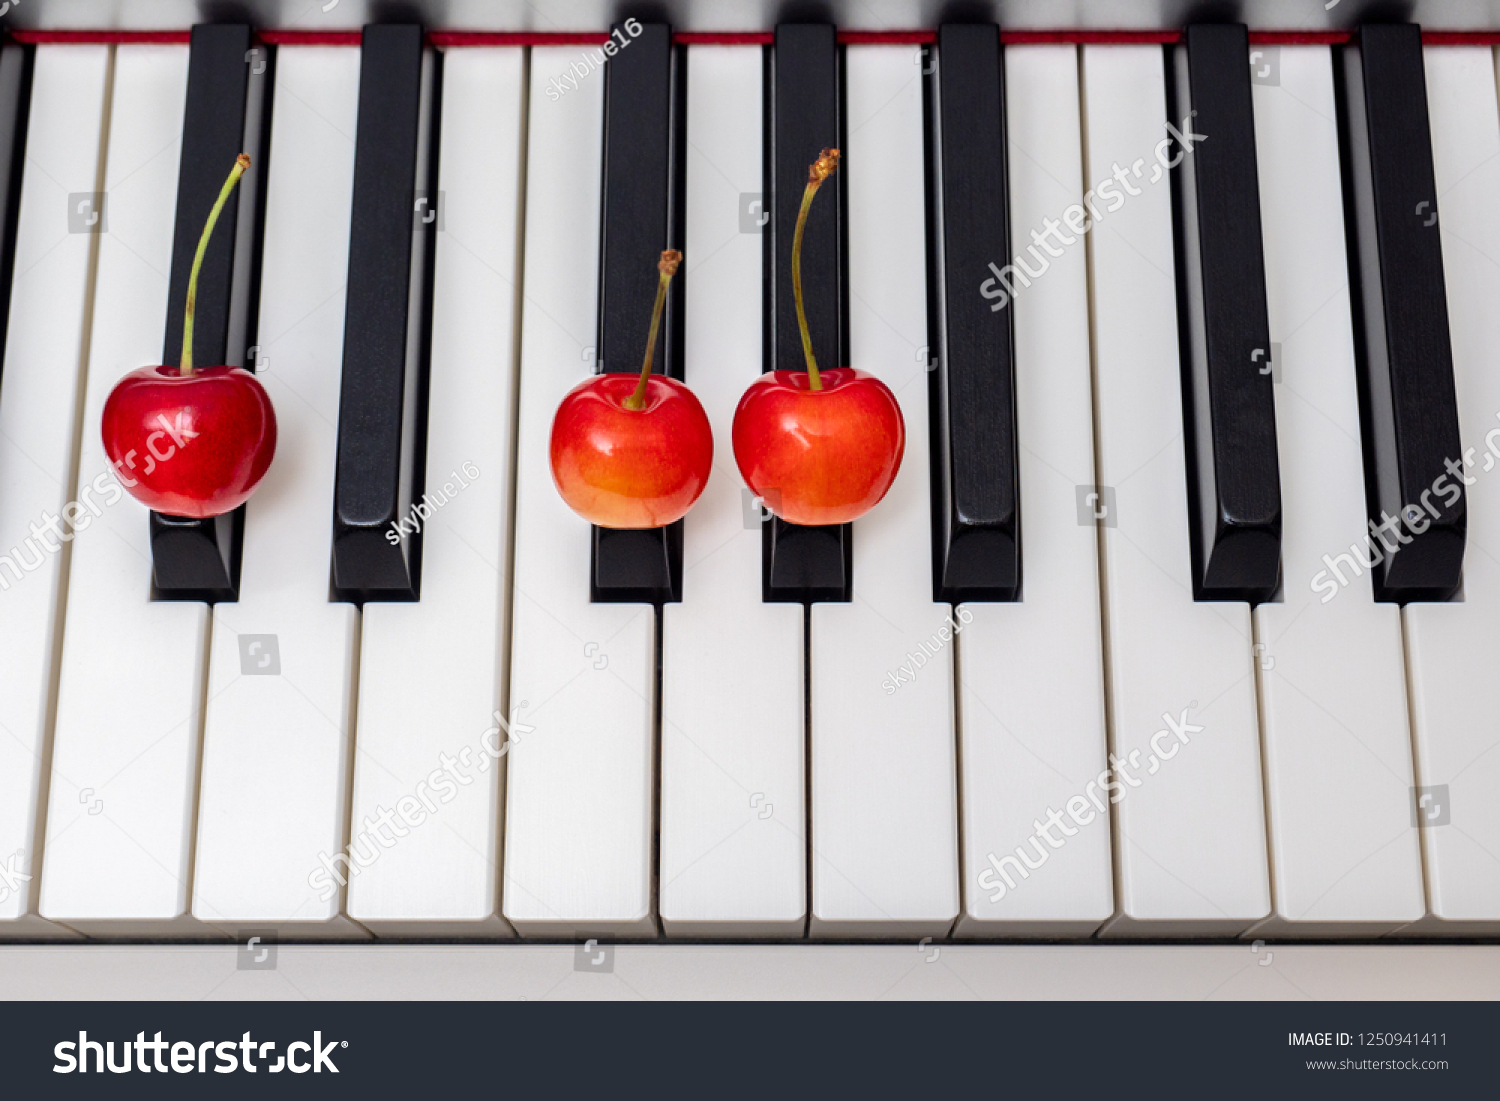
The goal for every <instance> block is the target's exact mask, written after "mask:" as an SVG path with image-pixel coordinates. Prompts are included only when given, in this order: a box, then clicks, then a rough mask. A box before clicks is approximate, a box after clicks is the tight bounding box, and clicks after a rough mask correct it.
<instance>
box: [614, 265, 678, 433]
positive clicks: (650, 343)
mask: <svg viewBox="0 0 1500 1101" xmlns="http://www.w3.org/2000/svg"><path fill="white" fill-rule="evenodd" d="M680 263H682V253H680V252H678V251H677V250H676V249H675V248H669V249H667V251H666V252H664V253H662V254H661V259H660V260H658V261H657V262H656V270H657V271H658V272H660V273H661V275H660V276H659V277H658V279H657V281H656V305H654V306H652V307H651V331H650V332H649V333H647V334H646V359H645V362H643V363H642V364H641V381H640V382H638V383H636V386H635V390H633V391H632V392H631V394H630V396H629V397H628V398H626V399H625V402H624V405H625V408H626V409H630V410H633V411H634V412H637V413H639V412H640V411H641V410H642V409H644V408H646V384H647V383H648V382H650V381H651V358H652V357H653V356H654V355H655V354H656V333H657V330H658V329H660V328H661V311H662V309H663V308H664V307H665V306H666V304H667V285H668V284H669V283H671V282H672V276H674V275H676V274H677V265H678V264H680Z"/></svg>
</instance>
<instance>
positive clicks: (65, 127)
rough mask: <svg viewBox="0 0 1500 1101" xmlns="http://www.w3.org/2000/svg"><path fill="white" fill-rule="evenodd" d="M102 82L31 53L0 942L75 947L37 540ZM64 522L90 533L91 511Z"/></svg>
mask: <svg viewBox="0 0 1500 1101" xmlns="http://www.w3.org/2000/svg"><path fill="white" fill-rule="evenodd" d="M108 73H109V49H108V47H105V46H88V47H82V48H80V47H59V46H41V47H38V48H37V51H36V56H35V60H34V69H33V75H32V84H31V110H30V125H29V127H28V135H29V140H28V141H27V142H26V148H25V166H24V168H23V169H22V176H21V195H20V204H21V207H20V212H19V214H18V216H17V222H16V261H15V269H14V274H13V275H12V282H11V297H10V325H9V329H8V330H7V333H6V344H5V370H4V375H3V385H0V622H3V623H4V624H5V630H4V631H3V632H0V868H3V869H4V871H0V937H44V936H58V935H72V934H71V933H69V932H68V931H67V930H66V929H64V928H62V927H60V926H57V925H54V924H53V923H51V922H49V921H46V920H45V919H43V918H42V917H41V916H40V915H39V914H38V913H37V902H38V898H39V895H40V891H41V866H42V862H41V856H42V849H41V845H40V841H41V831H42V830H43V829H44V827H45V824H44V823H43V822H42V821H41V815H42V813H43V811H44V804H43V803H42V796H43V793H44V792H45V791H46V787H45V784H46V780H47V775H46V770H45V769H46V762H47V753H48V749H49V747H48V742H47V735H48V733H49V730H48V725H49V722H50V718H51V716H50V714H49V704H50V700H51V695H52V684H53V676H54V674H55V673H56V662H57V644H58V641H59V640H60V638H61V637H62V606H61V596H62V579H63V576H64V570H63V564H64V557H65V553H66V552H64V551H63V550H62V549H61V548H62V546H63V545H65V544H63V543H62V542H61V541H60V540H59V539H58V538H57V537H56V536H49V535H46V534H45V531H46V524H47V523H48V521H47V520H46V517H48V516H58V515H61V514H62V513H63V510H64V506H65V505H67V504H68V503H69V502H70V501H71V500H72V499H73V497H72V493H73V483H72V479H73V449H74V447H75V446H76V443H77V439H78V435H77V433H78V431H79V426H78V408H77V407H78V387H79V385H80V383H81V381H82V374H83V367H84V364H83V359H82V355H83V349H84V343H83V334H84V332H85V330H86V326H87V324H88V318H89V298H88V292H89V280H90V271H89V259H90V255H91V253H92V251H93V244H94V240H95V237H94V235H93V234H89V233H74V232H71V227H70V224H69V222H68V220H67V219H66V218H65V217H64V212H65V210H66V204H67V203H68V199H69V196H70V195H72V194H75V193H88V192H92V191H93V190H94V189H95V188H96V187H97V186H98V184H97V181H98V178H99V130H100V127H101V126H102V125H103V122H104V95H105V88H106V85H107V82H108ZM71 515H73V516H74V517H76V519H77V523H78V525H79V526H81V527H86V526H87V525H88V524H90V523H91V522H92V521H93V516H92V514H91V513H89V512H88V511H87V510H86V509H85V510H84V511H82V512H79V511H78V509H76V508H75V509H73V510H72V512H71ZM38 529H41V530H42V531H43V533H44V534H43V535H41V536H38V535H36V534H35V532H36V531H37V530H38ZM64 529H65V531H66V532H67V534H65V535H64V536H63V539H66V540H71V539H72V538H73V535H72V534H71V529H70V528H67V527H66V525H64ZM49 544H50V546H51V547H53V548H57V549H54V550H50V551H49V550H46V549H44V548H45V547H46V546H48V545H49ZM27 567H30V569H27ZM18 873H19V874H18ZM25 875H29V876H31V877H32V878H31V879H30V880H29V881H28V880H25V879H22V878H20V876H25Z"/></svg>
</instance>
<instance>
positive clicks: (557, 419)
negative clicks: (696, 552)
mask: <svg viewBox="0 0 1500 1101" xmlns="http://www.w3.org/2000/svg"><path fill="white" fill-rule="evenodd" d="M639 380H640V379H639V376H638V375H626V374H602V375H595V376H594V377H593V378H590V379H587V380H585V381H584V382H581V383H579V384H578V385H577V386H575V387H573V389H572V390H570V391H568V395H567V397H565V398H563V400H562V404H561V405H559V406H558V407H557V415H556V416H554V417H553V418H552V442H551V446H550V453H551V459H552V481H553V483H554V484H556V486H557V492H558V493H560V494H562V499H563V500H564V501H566V502H567V503H568V507H569V508H571V509H572V510H573V511H574V512H576V513H578V515H579V516H582V517H583V518H584V519H585V520H587V521H588V522H589V523H591V524H598V525H599V526H600V527H605V528H659V527H662V526H663V525H665V524H670V523H672V522H673V521H675V520H680V519H682V517H683V516H684V515H685V514H686V513H687V510H688V509H690V508H692V507H693V502H694V501H696V500H697V499H698V497H699V496H700V495H701V494H702V493H703V488H704V487H705V486H706V485H708V476H709V473H710V472H711V471H712V470H713V465H714V434H713V429H712V428H710V427H709V423H708V415H707V414H706V413H704V412H703V406H702V405H701V404H700V403H699V401H698V398H697V396H696V395H695V394H694V393H693V392H692V391H691V390H689V389H688V388H687V387H686V386H684V385H683V384H682V383H680V382H678V381H677V380H676V379H673V378H669V377H667V376H666V375H652V376H651V378H650V379H649V380H648V382H647V384H646V407H645V408H644V409H626V408H625V399H626V398H628V397H629V396H630V395H631V393H632V392H633V391H634V390H635V388H636V384H637V383H638V382H639Z"/></svg>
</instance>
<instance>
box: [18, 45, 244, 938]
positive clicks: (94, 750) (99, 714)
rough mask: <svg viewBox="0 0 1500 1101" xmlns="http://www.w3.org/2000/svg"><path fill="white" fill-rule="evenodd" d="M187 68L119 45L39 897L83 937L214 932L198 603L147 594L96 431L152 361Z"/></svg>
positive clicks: (183, 57) (126, 511) (144, 536)
mask: <svg viewBox="0 0 1500 1101" xmlns="http://www.w3.org/2000/svg"><path fill="white" fill-rule="evenodd" d="M187 67H188V49H187V47H186V46H118V47H116V48H115V60H114V87H113V93H112V104H113V106H112V109H111V114H110V118H109V149H108V153H107V157H108V161H107V170H106V172H105V177H104V178H105V191H106V193H107V195H108V199H107V207H106V209H105V211H104V212H103V219H104V220H105V222H106V227H105V232H103V233H101V234H100V235H99V239H98V241H99V256H98V268H97V275H96V281H95V295H94V317H93V329H92V333H91V336H90V339H89V345H88V355H89V365H88V381H87V384H86V390H85V397H84V406H83V425H82V443H81V447H80V457H79V465H78V481H77V485H78V487H79V488H78V496H79V499H80V501H82V500H83V499H84V497H85V495H89V496H90V497H91V499H92V500H94V501H95V502H97V503H98V504H99V507H100V509H101V512H102V515H100V516H99V517H97V518H96V519H95V520H94V521H93V523H92V524H90V526H89V527H88V529H87V530H86V531H81V532H79V533H78V535H77V537H76V538H75V539H74V540H73V543H72V550H73V555H72V561H71V564H70V567H69V577H68V600H67V616H66V621H65V625H64V632H63V648H62V670H61V674H60V678H59V685H58V700H57V726H56V733H55V735H54V738H53V751H52V781H51V789H50V792H49V795H48V806H47V839H46V848H45V852H46V860H45V861H44V864H43V868H42V897H41V912H42V914H43V915H44V916H46V917H49V918H52V919H54V920H57V921H62V922H66V923H67V924H68V925H69V926H71V927H73V928H75V929H78V930H80V931H81V932H85V933H90V934H109V935H120V936H147V935H150V936H200V935H201V936H219V935H220V934H219V933H218V931H217V930H214V929H211V928H209V927H206V926H203V925H202V924H200V923H199V922H197V921H196V920H195V919H194V918H193V916H192V915H191V913H189V904H190V884H189V878H190V870H191V865H192V861H191V855H192V843H193V817H194V810H195V797H196V788H197V777H198V760H199V758H198V750H199V736H200V720H201V712H200V708H201V707H202V701H203V675H204V663H205V657H206V654H205V647H206V643H207V636H208V622H209V610H208V606H207V605H205V604H199V603H193V602H187V601H153V600H152V599H151V547H150V539H149V535H148V528H147V511H146V508H145V506H144V505H141V504H139V503H138V502H136V501H135V500H134V499H133V498H130V497H126V496H125V494H124V492H123V491H122V490H121V489H120V488H119V486H118V484H117V483H116V482H115V481H114V476H113V474H112V473H111V468H110V465H109V462H108V460H107V459H106V458H105V456H104V446H103V443H102V442H101V439H100V436H99V418H100V415H101V412H102V410H103V407H104V400H105V398H106V397H107V396H108V395H109V391H110V389H111V388H112V387H113V386H114V384H115V382H116V381H118V379H119V378H120V376H121V375H123V374H125V373H126V372H128V371H131V370H134V369H135V368H137V367H141V366H145V365H148V364H154V363H159V362H161V358H160V357H161V353H162V343H163V335H164V330H165V327H166V310H167V279H168V271H169V266H170V263H171V251H172V225H173V219H174V216H175V213H176V210H175V203H176V195H177V167H178V159H179V145H180V141H181V131H182V114H183V103H184V97H185V93H186V89H187ZM95 484H97V485H98V486H102V487H107V488H105V489H101V490H97V491H96V490H93V489H92V488H91V487H93V486H94V485H95ZM85 503H86V502H85Z"/></svg>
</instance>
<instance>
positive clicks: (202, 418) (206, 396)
mask: <svg viewBox="0 0 1500 1101" xmlns="http://www.w3.org/2000/svg"><path fill="white" fill-rule="evenodd" d="M102 431H103V435H104V453H105V454H106V455H107V456H109V461H110V462H111V463H112V464H113V465H114V468H115V473H116V476H117V477H118V478H119V480H120V484H121V485H123V486H124V487H125V489H126V491H127V492H128V493H129V494H130V495H131V496H132V497H134V498H135V499H136V500H138V501H140V502H141V503H142V504H144V505H146V506H148V507H149V508H152V509H154V510H156V511H157V512H165V513H168V514H169V515H172V516H189V517H193V518H194V519H206V518H208V517H210V516H218V515H220V514H221V513H225V512H229V511H231V510H233V509H236V508H238V507H239V506H240V505H241V504H243V503H244V501H245V499H246V498H248V497H249V496H250V494H251V493H252V492H253V491H254V489H255V487H256V485H257V484H258V483H259V482H260V480H261V478H263V477H264V476H265V473H266V470H267V468H268V467H270V465H271V458H272V456H273V455H275V454H276V413H275V411H274V410H273V409H272V408H271V399H270V396H269V395H267V394H266V391H265V388H264V387H263V386H261V384H260V381H259V380H258V379H256V377H255V376H254V375H252V374H251V373H250V372H249V371H246V370H244V369H243V368H241V367H200V368H198V369H197V370H195V371H194V372H193V373H192V374H190V375H184V374H179V373H178V369H177V368H176V367H138V368H136V369H135V370H134V371H131V372H130V373H129V374H127V375H126V376H125V377H124V378H122V379H120V381H119V382H117V383H115V388H114V389H113V390H111V391H110V394H109V398H108V400H107V401H105V403H104V417H103V423H102Z"/></svg>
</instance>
